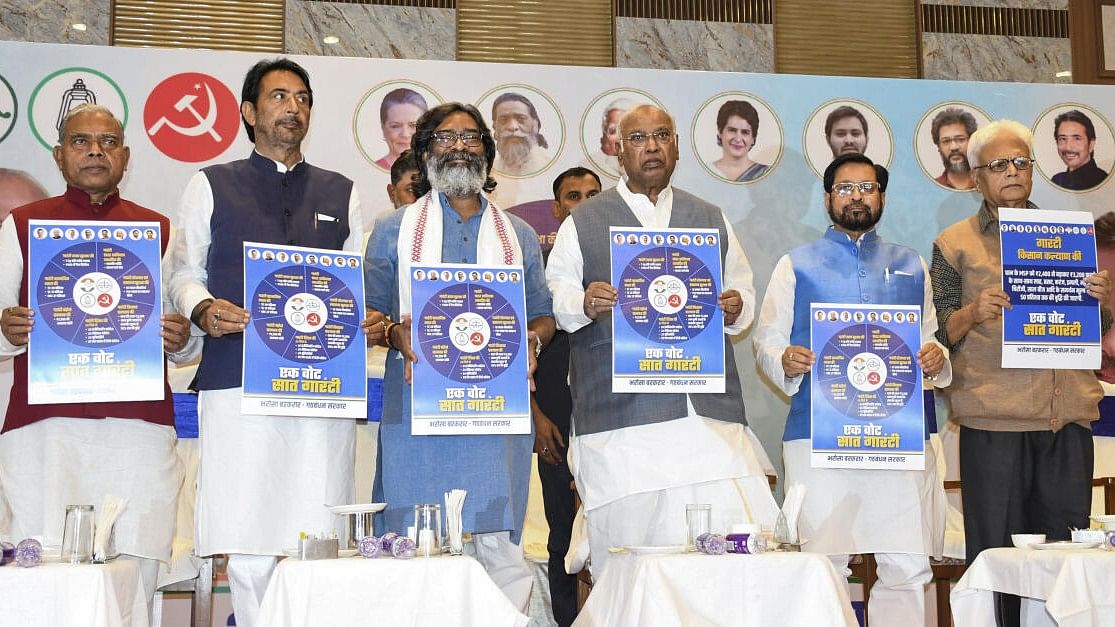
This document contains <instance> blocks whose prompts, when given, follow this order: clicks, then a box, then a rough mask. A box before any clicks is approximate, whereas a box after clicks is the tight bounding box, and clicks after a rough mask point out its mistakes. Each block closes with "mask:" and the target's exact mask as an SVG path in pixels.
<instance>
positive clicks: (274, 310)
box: [252, 266, 363, 364]
mask: <svg viewBox="0 0 1115 627" xmlns="http://www.w3.org/2000/svg"><path fill="white" fill-rule="evenodd" d="M359 305H360V303H358V302H357V300H356V297H355V295H353V293H352V291H351V290H350V289H349V288H348V287H347V286H346V285H345V283H344V282H343V281H341V279H339V278H337V277H336V276H334V275H333V274H331V273H330V272H327V271H325V270H323V269H321V268H316V267H307V266H285V267H283V268H279V269H278V270H275V271H273V272H270V273H269V274H268V275H267V276H266V277H264V279H263V281H261V282H260V283H259V287H257V288H256V291H255V294H253V295H252V310H253V311H255V312H256V315H255V316H254V317H253V318H252V324H253V326H255V329H256V332H257V333H258V334H259V337H260V339H262V340H263V343H264V344H266V345H267V347H268V348H270V349H271V350H272V352H274V353H275V354H276V355H279V356H280V357H283V358H284V359H289V360H291V361H296V362H299V363H304V364H310V363H316V362H321V361H326V360H329V359H332V358H334V357H336V356H338V355H340V354H341V353H343V352H345V350H347V349H348V347H349V346H350V345H352V343H353V342H354V341H355V340H356V339H357V338H361V337H363V333H362V332H361V330H360V321H361V319H362V317H363V307H362V306H359Z"/></svg>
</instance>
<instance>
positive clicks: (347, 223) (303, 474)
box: [172, 59, 383, 627]
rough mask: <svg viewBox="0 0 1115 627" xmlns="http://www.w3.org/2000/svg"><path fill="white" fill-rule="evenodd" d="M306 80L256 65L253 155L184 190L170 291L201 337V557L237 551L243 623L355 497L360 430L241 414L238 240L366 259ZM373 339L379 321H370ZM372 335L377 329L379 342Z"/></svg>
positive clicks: (346, 185) (247, 96) (343, 423)
mask: <svg viewBox="0 0 1115 627" xmlns="http://www.w3.org/2000/svg"><path fill="white" fill-rule="evenodd" d="M311 106H313V91H312V90H311V89H310V77H309V75H308V74H307V73H306V71H305V70H304V69H302V67H300V66H299V65H298V64H296V63H294V62H293V61H290V60H289V59H274V60H265V61H260V62H259V63H257V64H256V65H255V66H253V67H252V69H251V70H249V71H248V74H247V76H245V77H244V87H243V90H242V97H241V104H240V112H241V115H242V116H243V119H244V127H245V129H247V132H248V139H250V140H252V141H253V142H254V143H255V150H254V151H253V152H252V154H251V155H250V156H249V157H248V158H247V159H243V160H240V161H233V162H231V163H226V164H222V165H215V166H210V167H208V168H205V169H203V170H202V171H201V172H198V173H197V174H196V175H194V177H193V179H191V180H190V183H189V184H188V185H187V186H186V191H185V192H184V194H183V198H182V207H181V211H180V213H179V215H181V216H182V218H181V228H180V229H179V231H178V233H177V236H176V240H175V253H176V262H177V264H178V269H177V271H176V272H175V273H174V276H173V278H172V282H173V285H172V290H173V291H172V293H173V294H174V298H175V300H176V303H177V305H178V307H179V308H180V309H181V310H182V311H189V312H192V314H191V316H190V318H191V320H193V322H194V324H195V325H196V327H197V328H198V329H200V330H201V331H203V332H204V333H205V335H206V337H205V348H204V350H203V353H202V359H201V365H200V366H198V373H197V379H196V380H195V382H194V386H195V387H196V389H198V391H199V395H198V421H199V436H200V439H201V458H202V462H201V466H200V468H199V470H198V490H197V511H196V515H197V537H196V538H195V550H196V552H197V554H198V555H212V554H215V553H227V554H229V560H228V578H229V588H230V589H231V592H232V604H233V610H234V611H235V614H236V624H237V625H241V626H242V627H243V626H244V625H247V626H248V627H251V626H252V625H253V624H255V621H256V615H257V613H258V611H259V604H260V601H262V599H263V593H264V591H265V590H266V589H267V583H268V581H269V580H270V578H271V573H272V572H273V570H274V567H275V564H276V556H278V555H281V554H282V553H283V548H284V547H291V546H294V543H295V542H296V540H297V538H298V534H299V532H300V531H302V530H313V531H319V532H320V531H323V530H326V529H331V528H333V527H334V525H335V521H334V517H333V515H332V514H331V513H330V512H329V511H328V510H327V509H326V508H325V507H323V506H322V504H323V503H328V504H343V503H351V502H352V500H353V491H354V488H353V458H354V438H355V430H354V429H355V427H354V423H353V422H352V421H349V420H342V419H333V418H306V417H285V416H255V415H245V414H242V413H241V411H240V396H241V387H240V386H241V375H242V368H243V364H242V355H243V332H244V330H245V329H246V328H247V324H248V319H249V313H248V311H246V310H245V309H244V308H243V307H242V306H241V303H242V301H243V298H244V296H243V295H244V284H243V279H244V269H243V255H244V252H243V244H244V241H245V240H248V241H255V242H261V243H266V244H285V245H292V246H310V247H315V248H328V249H333V250H346V251H351V252H358V251H360V250H361V248H362V245H363V232H362V229H361V224H362V218H361V214H360V204H359V201H358V199H357V196H356V190H355V189H354V187H353V184H352V181H350V180H349V179H347V178H345V177H343V176H341V175H340V174H337V173H336V172H330V171H328V170H323V169H321V168H316V167H314V166H312V165H310V164H308V163H306V161H305V159H304V158H303V155H302V140H303V139H304V138H305V136H306V131H307V129H308V128H309V122H310V107H311ZM364 329H365V333H368V334H369V335H371V336H372V337H370V341H377V340H378V339H379V337H382V333H383V324H382V317H379V318H371V317H369V318H368V319H366V320H365V321H364ZM373 332H376V333H373Z"/></svg>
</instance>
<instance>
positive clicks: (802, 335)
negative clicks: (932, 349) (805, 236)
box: [782, 226, 925, 441]
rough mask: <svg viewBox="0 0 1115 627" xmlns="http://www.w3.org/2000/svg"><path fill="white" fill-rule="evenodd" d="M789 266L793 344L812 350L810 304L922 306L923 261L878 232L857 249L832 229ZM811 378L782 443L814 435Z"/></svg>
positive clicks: (794, 404)
mask: <svg viewBox="0 0 1115 627" xmlns="http://www.w3.org/2000/svg"><path fill="white" fill-rule="evenodd" d="M790 261H791V262H792V264H793V267H794V279H795V281H796V285H795V287H794V326H793V328H792V329H791V331H790V344H795V345H798V346H809V343H810V338H809V335H810V333H809V322H810V311H809V306H810V304H811V303H863V304H884V305H916V306H918V307H922V306H923V301H924V299H925V273H924V271H923V267H922V264H921V257H919V256H918V253H917V252H916V251H914V250H913V249H911V248H907V247H905V246H899V245H897V244H891V243H889V242H884V241H883V240H882V239H881V238H880V237H879V235H878V233H877V232H876V231H874V230H872V231H869V232H867V233H864V234H863V236H862V237H861V238H860V240H859V242H858V245H857V243H856V242H853V241H852V240H851V239H850V238H849V237H848V236H847V235H845V234H844V233H843V232H841V231H837V230H836V229H835V228H833V227H831V226H830V227H829V229H828V231H827V232H826V233H825V236H824V237H823V238H821V239H819V240H817V241H814V242H810V243H808V244H805V245H803V246H799V247H797V248H795V249H793V250H791V251H790ZM916 350H917V349H916V348H915V351H916ZM809 377H810V375H809V373H806V374H805V376H804V378H803V379H802V382H801V387H800V388H799V389H798V393H797V394H795V395H794V397H793V398H792V399H791V400H790V416H789V417H788V418H787V419H786V431H785V432H784V433H783V436H782V439H783V440H787V441H788V440H800V439H803V438H808V437H809V436H810V426H809V413H810V412H809V407H810V392H809V384H810V379H809Z"/></svg>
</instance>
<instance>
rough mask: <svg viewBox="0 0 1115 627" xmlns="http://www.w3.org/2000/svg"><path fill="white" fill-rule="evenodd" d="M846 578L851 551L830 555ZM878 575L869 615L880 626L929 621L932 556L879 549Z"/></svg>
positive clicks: (899, 626)
mask: <svg viewBox="0 0 1115 627" xmlns="http://www.w3.org/2000/svg"><path fill="white" fill-rule="evenodd" d="M828 558H829V559H830V560H832V565H833V567H834V568H836V572H837V573H838V574H841V575H842V576H843V577H844V579H845V580H847V578H848V575H850V574H851V572H852V571H851V569H849V568H848V558H849V556H848V555H829V556H828ZM875 562H876V563H877V564H878V568H876V575H878V577H879V579H878V581H876V582H875V585H874V586H872V587H871V595H870V597H869V598H868V601H867V616H868V620H870V621H871V624H872V625H876V626H877V627H891V626H895V627H915V626H920V625H925V624H926V619H925V589H926V586H927V585H928V584H929V582H930V581H932V580H933V570H932V569H931V568H930V566H929V556H927V555H918V554H916V553H876V554H875Z"/></svg>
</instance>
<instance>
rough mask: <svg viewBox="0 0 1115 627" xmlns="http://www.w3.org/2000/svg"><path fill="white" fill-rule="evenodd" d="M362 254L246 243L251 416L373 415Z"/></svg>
mask: <svg viewBox="0 0 1115 627" xmlns="http://www.w3.org/2000/svg"><path fill="white" fill-rule="evenodd" d="M361 262H362V258H361V256H360V255H359V254H358V253H350V252H345V251H340V250H327V249H319V248H303V247H297V246H278V245H271V244H258V243H255V242H244V303H245V308H246V309H247V310H248V311H249V312H251V315H252V318H251V321H250V322H249V323H248V328H247V329H245V330H244V369H243V370H244V375H243V385H244V395H243V398H242V399H241V407H242V410H243V412H244V413H246V414H262V415H266V416H319V417H326V418H365V417H367V411H368V410H367V386H368V379H367V373H366V365H365V353H366V351H367V342H366V341H365V339H364V332H363V330H362V329H361V328H360V323H361V322H362V321H363V320H364V272H363V270H362V267H363V266H362V263H361Z"/></svg>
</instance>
